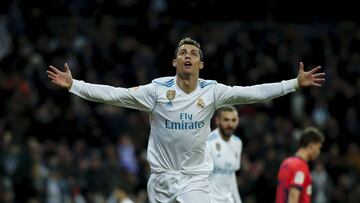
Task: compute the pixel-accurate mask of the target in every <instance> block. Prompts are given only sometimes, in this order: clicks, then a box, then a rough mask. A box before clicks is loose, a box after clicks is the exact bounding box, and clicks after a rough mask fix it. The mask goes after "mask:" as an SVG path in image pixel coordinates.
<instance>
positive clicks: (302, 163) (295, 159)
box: [283, 156, 307, 169]
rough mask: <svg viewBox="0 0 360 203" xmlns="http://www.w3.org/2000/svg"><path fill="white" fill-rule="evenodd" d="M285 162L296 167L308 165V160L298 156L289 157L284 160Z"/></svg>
mask: <svg viewBox="0 0 360 203" xmlns="http://www.w3.org/2000/svg"><path fill="white" fill-rule="evenodd" d="M283 163H284V164H286V165H288V166H289V167H291V168H294V169H299V168H306V167H307V162H306V161H305V160H303V159H301V158H300V157H297V156H291V157H288V158H287V159H285V160H284V161H283Z"/></svg>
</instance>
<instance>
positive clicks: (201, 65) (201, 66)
mask: <svg viewBox="0 0 360 203" xmlns="http://www.w3.org/2000/svg"><path fill="white" fill-rule="evenodd" d="M203 68H204V62H203V61H201V62H200V69H203Z"/></svg>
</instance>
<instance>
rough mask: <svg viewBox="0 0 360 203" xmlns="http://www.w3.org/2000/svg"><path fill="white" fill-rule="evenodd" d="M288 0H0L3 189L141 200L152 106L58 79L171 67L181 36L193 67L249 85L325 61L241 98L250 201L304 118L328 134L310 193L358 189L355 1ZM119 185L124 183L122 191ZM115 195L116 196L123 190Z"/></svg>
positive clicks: (29, 200) (267, 188) (271, 178)
mask: <svg viewBox="0 0 360 203" xmlns="http://www.w3.org/2000/svg"><path fill="white" fill-rule="evenodd" d="M320 6H321V7H315V5H313V4H311V3H310V2H309V3H308V2H303V1H301V2H293V1H260V0H253V1H247V2H233V1H217V0H209V1H204V2H203V1H199V0H184V1H168V0H142V1H140V0H107V1H105V0H62V1H45V0H32V1H25V0H12V1H11V0H2V1H1V2H0V202H6V203H37V202H45V203H60V202H65V203H68V202H75V203H83V202H95V203H103V202H106V203H110V202H114V200H115V199H116V198H117V197H118V198H119V196H121V195H123V196H125V195H126V196H128V198H129V199H131V200H132V201H134V202H136V203H146V202H147V196H146V182H147V178H148V176H149V167H148V164H147V162H146V147H147V140H148V134H149V124H148V115H146V114H145V113H142V112H138V111H133V110H128V109H123V108H117V107H113V106H109V105H103V104H98V103H93V102H88V101H85V100H81V99H79V98H77V97H75V96H73V95H70V94H69V93H68V92H67V91H66V90H63V89H60V88H58V87H55V86H54V85H53V84H51V83H50V81H49V79H48V78H47V75H46V70H47V67H48V66H49V65H54V66H57V67H59V68H62V67H63V64H64V62H68V63H69V65H70V68H71V70H72V74H73V76H74V78H77V79H82V80H85V81H87V82H91V83H101V84H108V85H113V86H121V87H132V86H136V85H138V84H146V83H149V82H150V81H151V80H152V79H153V78H156V77H161V76H168V75H174V74H175V69H174V68H173V67H172V65H171V60H172V57H173V53H174V50H175V48H176V46H177V43H178V41H179V40H180V39H181V38H183V37H186V36H190V37H192V38H194V39H195V40H197V41H199V42H200V43H201V46H202V49H203V52H204V61H205V68H204V69H203V70H202V72H201V73H200V76H201V78H204V79H216V80H217V81H218V82H221V83H225V84H228V85H242V86H245V85H254V84H260V83H265V82H278V81H280V80H283V79H291V78H294V77H296V75H297V71H298V67H299V62H300V61H302V62H304V64H305V66H306V67H307V69H310V68H312V67H315V66H317V65H321V66H322V70H323V71H325V72H326V83H325V84H324V86H323V87H322V88H310V89H303V90H300V91H298V92H296V93H293V94H290V95H288V96H285V97H282V98H278V99H276V100H273V101H271V102H267V103H263V104H253V105H241V106H237V108H238V110H239V113H240V117H241V118H240V126H239V128H238V129H237V131H236V133H237V135H238V136H239V137H240V138H241V139H242V140H243V143H244V150H243V154H242V166H241V169H240V171H238V172H237V178H238V185H239V191H240V194H241V197H242V199H243V202H245V203H253V202H259V203H263V202H274V200H275V187H276V173H277V170H278V167H279V165H280V163H281V161H282V160H283V159H284V158H285V157H287V156H289V155H292V154H293V153H294V152H295V149H296V140H297V136H298V135H299V131H300V130H301V129H303V128H304V127H306V126H311V125H313V126H316V127H318V128H320V129H321V130H322V131H323V132H324V133H325V135H326V142H325V144H324V146H323V150H322V155H321V156H320V158H319V159H318V160H317V161H315V162H313V163H311V169H312V175H313V202H315V203H325V202H329V203H335V202H344V203H345V202H351V203H355V202H360V183H359V177H360V176H359V175H360V149H359V143H360V123H359V122H360V120H359V112H360V109H359V108H360V99H359V97H360V77H359V73H360V27H359V23H358V21H357V19H358V18H357V17H356V13H357V11H356V6H353V5H349V4H345V3H343V4H339V2H336V3H335V2H334V3H332V2H327V3H326V5H320ZM115 194H121V195H118V196H116V195H115ZM119 202H120V201H119Z"/></svg>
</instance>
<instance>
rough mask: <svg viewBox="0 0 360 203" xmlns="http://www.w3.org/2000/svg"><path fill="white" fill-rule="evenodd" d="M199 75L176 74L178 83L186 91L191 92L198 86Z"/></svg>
mask: <svg viewBox="0 0 360 203" xmlns="http://www.w3.org/2000/svg"><path fill="white" fill-rule="evenodd" d="M198 80H199V77H192V76H188V77H186V76H185V77H184V76H183V75H180V74H176V84H177V85H178V86H179V88H180V89H181V90H182V91H184V92H185V93H187V94H189V93H191V92H192V91H194V90H195V89H196V88H197V85H198Z"/></svg>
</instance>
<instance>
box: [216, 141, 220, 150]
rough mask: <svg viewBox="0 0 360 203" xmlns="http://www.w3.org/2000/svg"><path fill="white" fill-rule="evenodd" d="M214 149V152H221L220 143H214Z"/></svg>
mask: <svg viewBox="0 0 360 203" xmlns="http://www.w3.org/2000/svg"><path fill="white" fill-rule="evenodd" d="M215 148H216V150H218V151H220V150H221V145H220V143H218V142H217V143H216V145H215Z"/></svg>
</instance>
